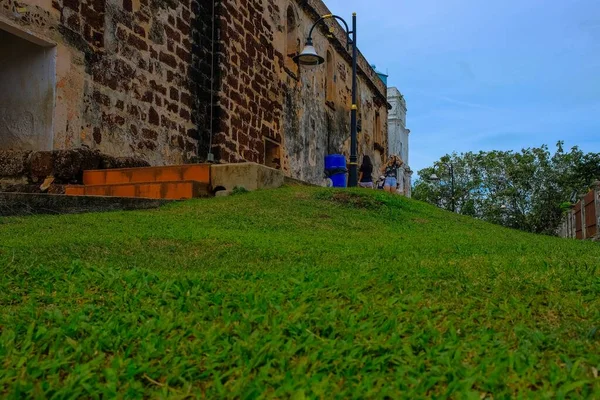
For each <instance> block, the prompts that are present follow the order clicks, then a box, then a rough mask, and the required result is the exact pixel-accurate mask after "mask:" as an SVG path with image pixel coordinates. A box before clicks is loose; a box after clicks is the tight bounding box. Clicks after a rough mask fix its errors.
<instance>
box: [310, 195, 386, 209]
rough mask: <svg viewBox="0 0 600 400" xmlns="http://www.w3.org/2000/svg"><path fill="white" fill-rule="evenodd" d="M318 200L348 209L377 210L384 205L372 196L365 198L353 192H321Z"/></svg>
mask: <svg viewBox="0 0 600 400" xmlns="http://www.w3.org/2000/svg"><path fill="white" fill-rule="evenodd" d="M317 198H318V199H320V200H327V201H331V202H334V203H338V204H341V205H343V206H346V207H352V208H363V209H366V210H377V209H379V208H381V207H382V206H383V205H384V203H383V202H381V201H379V200H377V199H375V198H373V197H372V196H365V195H361V194H358V193H352V192H320V193H318V194H317Z"/></svg>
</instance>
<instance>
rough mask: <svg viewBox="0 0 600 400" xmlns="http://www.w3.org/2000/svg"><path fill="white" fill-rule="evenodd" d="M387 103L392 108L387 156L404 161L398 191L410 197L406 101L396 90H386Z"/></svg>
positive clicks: (410, 175) (389, 118)
mask: <svg viewBox="0 0 600 400" xmlns="http://www.w3.org/2000/svg"><path fill="white" fill-rule="evenodd" d="M387 96H388V102H389V103H390V105H391V106H392V108H391V110H390V111H389V113H388V145H389V146H388V151H389V155H393V154H395V155H398V156H400V158H402V160H403V161H404V166H403V167H402V168H401V169H400V174H399V177H398V178H399V179H398V182H399V184H400V188H399V191H400V192H402V193H403V194H404V195H405V196H407V197H411V194H412V193H411V187H412V174H413V171H412V170H411V168H410V158H409V154H410V152H409V150H410V147H409V135H410V129H407V128H406V111H407V109H406V100H405V99H404V96H402V93H400V91H399V90H398V88H395V87H390V88H388V94H387Z"/></svg>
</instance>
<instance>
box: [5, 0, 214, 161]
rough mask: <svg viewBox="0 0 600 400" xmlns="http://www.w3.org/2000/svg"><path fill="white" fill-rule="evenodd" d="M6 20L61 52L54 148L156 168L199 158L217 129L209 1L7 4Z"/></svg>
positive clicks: (25, 0)
mask: <svg viewBox="0 0 600 400" xmlns="http://www.w3.org/2000/svg"><path fill="white" fill-rule="evenodd" d="M0 18H1V19H3V20H5V21H9V22H11V23H14V24H17V25H19V26H21V27H23V28H24V29H28V30H32V31H33V32H35V33H36V34H39V35H40V36H43V37H45V38H47V39H49V40H51V41H54V42H56V44H57V46H56V49H57V64H56V75H57V90H56V109H55V115H54V148H56V149H62V148H72V147H79V146H80V145H86V146H88V147H90V148H94V149H99V150H101V151H103V152H105V153H108V154H112V155H115V156H132V155H133V156H140V157H143V158H145V159H146V160H148V161H149V162H151V163H152V164H172V163H180V162H185V161H187V160H189V159H191V158H193V157H194V156H196V155H197V152H198V139H201V138H205V137H206V136H207V134H208V131H207V129H208V126H209V117H208V115H209V104H210V101H209V99H210V90H209V88H210V60H211V58H210V33H211V29H212V24H211V4H209V2H208V1H196V0H22V1H15V0H0ZM200 142H201V143H203V141H202V140H201V141H200Z"/></svg>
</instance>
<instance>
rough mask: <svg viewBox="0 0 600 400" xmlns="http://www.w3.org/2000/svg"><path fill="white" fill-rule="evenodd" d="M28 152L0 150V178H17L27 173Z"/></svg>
mask: <svg viewBox="0 0 600 400" xmlns="http://www.w3.org/2000/svg"><path fill="white" fill-rule="evenodd" d="M29 154H30V152H28V151H6V150H0V177H19V176H22V175H24V174H25V173H26V171H27V158H28V157H29Z"/></svg>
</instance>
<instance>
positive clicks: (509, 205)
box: [413, 142, 600, 234]
mask: <svg viewBox="0 0 600 400" xmlns="http://www.w3.org/2000/svg"><path fill="white" fill-rule="evenodd" d="M451 171H453V172H454V193H453V190H452V174H451ZM433 175H435V176H437V177H438V178H439V179H438V180H432V179H430V177H431V176H433ZM419 177H420V178H419V180H417V181H416V182H415V185H414V189H413V196H414V198H416V199H418V200H423V201H426V202H428V203H431V204H435V205H437V206H438V207H442V208H445V209H447V210H451V209H452V196H453V195H454V201H455V209H456V212H458V213H461V214H464V215H470V216H473V217H476V218H480V219H483V220H486V221H489V222H493V223H497V224H501V225H504V226H507V227H511V228H516V229H520V230H524V231H529V232H535V233H544V234H554V233H555V231H556V228H557V227H558V225H559V224H560V222H561V219H562V215H563V213H564V211H565V208H568V205H567V206H565V204H566V203H568V202H569V201H570V200H571V199H572V197H575V198H577V196H580V195H583V194H585V193H587V192H588V191H589V190H590V188H591V186H592V184H593V183H594V181H596V180H598V179H600V153H584V152H583V151H581V150H580V149H579V148H578V147H573V148H571V149H570V151H568V152H566V151H565V150H564V143H563V142H558V143H557V144H556V150H555V152H554V154H551V152H550V151H549V149H548V146H546V145H544V146H541V147H538V148H527V149H523V150H521V151H520V152H514V151H488V152H483V151H481V152H479V153H473V152H468V153H462V154H456V153H453V154H450V155H445V156H444V157H442V158H441V159H440V160H439V161H436V162H435V163H434V165H432V166H431V167H428V168H424V169H422V170H420V171H419Z"/></svg>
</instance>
